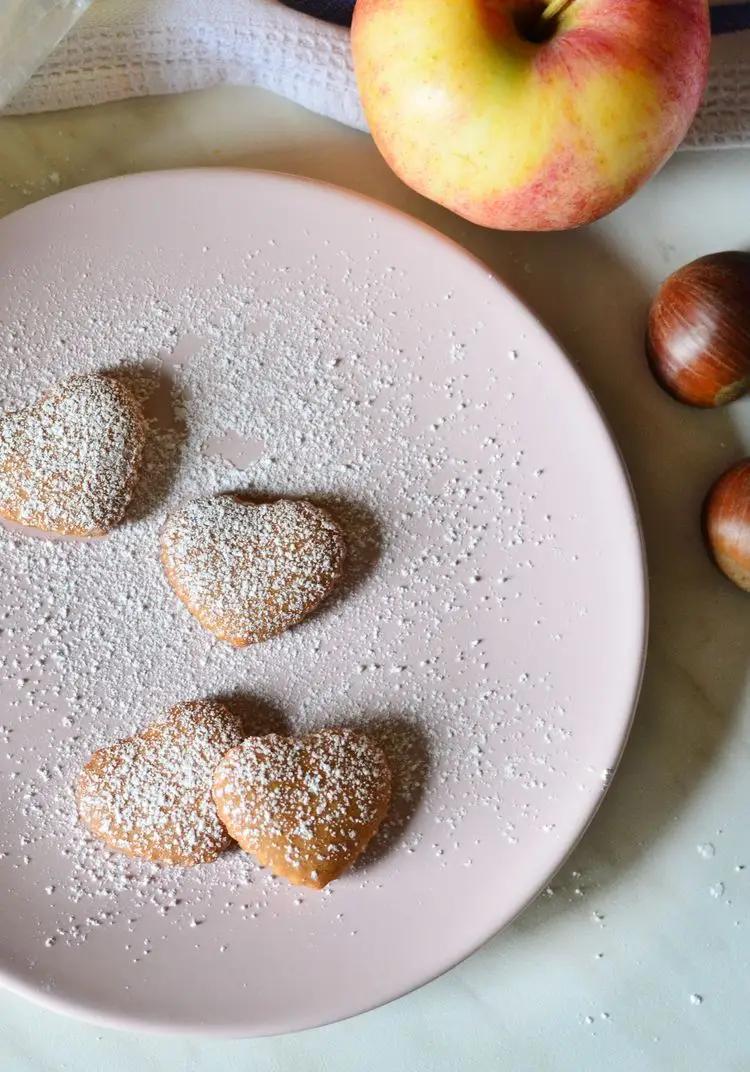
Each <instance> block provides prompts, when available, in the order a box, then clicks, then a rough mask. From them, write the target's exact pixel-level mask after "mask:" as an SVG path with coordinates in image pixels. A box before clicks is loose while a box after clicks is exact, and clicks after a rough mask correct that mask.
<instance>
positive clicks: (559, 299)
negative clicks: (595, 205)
mask: <svg viewBox="0 0 750 1072" xmlns="http://www.w3.org/2000/svg"><path fill="white" fill-rule="evenodd" d="M219 163H232V164H240V165H243V166H248V167H262V168H273V169H277V170H283V171H294V172H299V173H301V174H306V175H312V176H317V177H320V178H324V179H328V180H331V181H333V182H337V183H339V184H341V185H344V186H350V187H352V188H354V189H358V190H361V191H364V192H365V193H368V194H371V195H373V196H375V197H377V198H380V199H381V200H384V201H388V202H391V203H392V204H395V205H397V206H398V207H400V208H403V209H406V210H407V211H409V212H411V213H413V214H414V215H417V216H420V217H422V218H424V219H426V220H428V221H429V222H430V223H432V224H434V225H435V226H437V227H439V228H440V229H442V230H444V231H445V232H447V233H449V234H451V235H452V236H454V237H456V238H458V239H459V241H461V242H462V243H464V244H465V245H466V246H467V247H469V248H470V249H472V250H474V251H475V252H476V253H478V254H479V255H480V256H481V257H483V258H484V259H485V260H486V261H487V262H488V263H489V264H490V265H492V267H493V268H495V269H497V270H498V271H499V272H500V273H501V274H502V275H503V277H504V278H505V279H506V280H508V281H509V282H510V283H511V284H512V285H513V286H514V287H515V288H516V290H517V291H518V292H519V293H520V294H521V295H522V296H523V297H524V298H525V299H526V300H527V301H528V302H529V304H530V305H531V306H532V307H533V308H534V309H535V310H536V311H537V312H538V313H539V315H540V316H541V317H542V318H543V319H544V320H545V322H546V323H547V324H548V325H549V326H550V327H551V328H552V330H553V331H554V332H556V333H557V335H558V336H559V338H560V339H561V341H562V343H563V344H564V346H565V347H566V348H567V349H568V351H569V352H570V353H571V355H572V356H573V357H574V359H575V360H576V361H577V362H578V363H579V364H580V366H581V368H582V369H583V371H584V373H585V375H586V377H587V378H588V381H589V383H590V384H591V385H592V387H593V389H594V391H595V392H596V394H597V396H598V398H599V399H600V401H601V403H602V405H603V407H604V410H605V412H606V414H607V416H608V417H609V420H610V421H611V424H612V427H613V428H614V431H615V434H616V435H617V437H618V439H619V442H620V444H621V446H622V449H623V453H624V455H625V457H626V460H627V463H628V465H629V467H630V471H631V473H632V476H633V480H634V483H635V487H636V491H637V495H638V500H639V502H640V506H641V510H642V513H643V520H644V525H645V531H646V540H647V545H648V552H649V558H650V566H651V576H652V599H653V608H652V638H651V648H650V656H649V663H648V668H647V674H646V681H645V687H644V692H643V697H642V701H641V704H640V708H639V711H638V716H637V719H636V724H635V728H634V730H633V734H632V737H631V741H630V744H629V746H628V749H627V752H626V755H625V758H624V760H623V763H622V766H621V768H620V771H619V773H618V775H617V777H616V779H615V781H614V783H613V785H612V788H611V790H610V792H609V794H608V796H607V798H606V800H605V802H604V805H603V807H602V809H601V811H600V812H599V814H598V816H597V817H596V819H595V820H594V823H593V824H592V826H591V828H590V830H589V831H588V833H587V834H586V836H585V837H584V839H583V841H582V842H581V844H580V845H579V847H578V848H577V849H576V850H575V852H574V853H573V855H572V857H571V858H570V860H569V862H568V864H567V865H566V866H565V868H564V869H563V871H562V872H561V873H560V874H559V875H558V876H557V877H556V878H555V879H554V880H553V882H552V890H553V893H552V894H551V895H547V896H542V897H541V898H540V899H539V900H538V901H537V903H536V904H535V905H533V906H532V907H531V908H530V909H528V911H527V912H526V913H525V914H524V915H523V916H522V918H521V919H519V920H518V921H517V922H516V923H515V924H513V925H512V926H511V927H509V928H508V929H507V930H506V931H505V932H504V933H502V934H500V935H498V936H496V937H495V938H493V939H492V940H491V941H490V942H488V943H487V945H486V946H485V947H484V948H483V949H482V950H481V951H480V952H479V953H477V954H475V955H474V956H473V957H472V958H471V959H470V960H468V961H467V962H466V963H464V964H462V965H461V966H459V967H458V968H456V969H455V970H454V971H452V972H450V973H449V974H448V975H446V976H445V977H443V978H442V979H440V980H438V981H436V982H434V983H432V984H430V985H429V986H427V987H424V988H423V989H422V990H420V991H418V992H417V993H415V994H413V995H411V996H410V997H407V998H404V999H402V1000H400V1001H398V1002H396V1003H394V1004H392V1005H390V1006H388V1007H386V1008H383V1009H380V1010H378V1011H376V1012H373V1013H369V1014H367V1015H366V1016H362V1017H359V1018H357V1019H355V1020H351V1021H348V1022H346V1023H342V1024H338V1025H334V1026H332V1027H328V1028H322V1029H319V1030H316V1031H310V1032H307V1033H304V1034H300V1035H293V1036H286V1037H282V1038H277V1039H261V1040H255V1041H236V1042H214V1041H210V1042H205V1041H201V1040H195V1039H164V1038H155V1037H149V1036H138V1035H134V1034H124V1033H118V1032H115V1031H106V1030H102V1029H98V1028H92V1027H89V1026H87V1025H85V1024H81V1023H76V1022H74V1021H72V1020H67V1019H65V1018H62V1017H60V1016H57V1015H55V1014H52V1013H48V1012H46V1011H44V1010H42V1009H40V1008H38V1007H36V1006H34V1005H30V1004H28V1003H27V1002H25V1001H23V1000H22V999H20V998H17V997H15V996H13V995H10V994H7V993H0V1067H2V1069H3V1072H42V1070H43V1069H55V1070H64V1069H70V1070H76V1072H89V1070H99V1069H105V1068H106V1069H107V1070H108V1072H125V1070H128V1072H130V1070H133V1072H134V1070H136V1069H137V1070H138V1072H147V1070H149V1069H157V1068H158V1069H160V1070H161V1069H168V1070H171V1069H180V1070H187V1069H189V1070H190V1072H209V1070H216V1072H218V1070H219V1069H221V1070H222V1072H232V1070H234V1069H237V1070H239V1069H243V1070H244V1069H249V1068H252V1069H253V1072H277V1070H286V1069H291V1068H297V1067H299V1068H301V1069H304V1070H305V1072H317V1070H323V1069H325V1070H326V1072H336V1070H337V1069H341V1070H342V1072H344V1070H346V1072H350V1070H352V1069H356V1070H357V1072H369V1070H371V1069H372V1070H376V1069H377V1070H378V1072H380V1070H382V1069H388V1070H389V1072H402V1070H403V1072H443V1070H445V1072H449V1070H450V1072H455V1070H456V1069H458V1068H460V1069H461V1070H462V1072H485V1070H489V1069H493V1070H494V1069H500V1068H503V1069H505V1068H507V1069H513V1070H521V1069H523V1070H525V1069H529V1070H534V1072H542V1070H546V1069H550V1070H554V1072H568V1070H569V1072H582V1070H588V1069H598V1068H600V1067H603V1066H606V1067H607V1068H608V1069H612V1070H619V1069H623V1070H628V1072H632V1070H634V1069H637V1070H638V1072H651V1070H664V1072H675V1070H678V1069H679V1070H683V1069H685V1070H692V1069H699V1068H708V1067H710V1068H716V1069H721V1070H722V1072H723V1070H730V1069H737V1070H744V1069H747V1068H748V1067H750V1026H749V1025H748V1017H747V993H748V987H747V964H748V957H749V954H750V912H749V909H750V839H749V838H748V815H749V814H750V777H748V761H749V760H750V748H749V747H748V744H749V743H750V742H749V737H750V734H749V730H750V689H749V688H748V682H747V677H748V674H747V668H748V638H749V637H750V628H748V625H749V623H750V597H748V596H746V595H743V594H742V593H740V592H739V591H736V590H734V589H732V587H731V586H730V585H729V584H728V583H726V582H725V581H724V580H723V579H722V578H721V577H720V576H719V575H718V574H717V573H715V572H714V570H713V568H712V567H711V565H710V564H709V563H708V561H707V559H706V556H705V554H704V552H703V549H702V547H701V542H700V535H699V529H698V515H699V509H700V502H701V499H702V496H703V494H704V492H705V490H706V488H707V486H708V485H709V483H710V482H711V480H712V479H713V478H714V476H715V475H717V474H718V473H719V472H720V471H721V470H722V469H723V468H724V467H725V466H726V465H728V464H729V463H730V462H732V461H733V460H735V459H736V458H738V457H741V456H742V455H743V454H748V453H750V398H748V399H746V400H744V401H743V402H740V403H737V404H736V405H735V406H733V407H731V408H730V409H728V410H724V411H720V412H717V413H705V412H699V411H690V410H687V409H684V408H682V407H680V406H678V405H676V404H675V403H672V402H671V401H670V400H669V399H667V398H666V397H665V396H664V395H663V394H662V393H661V392H660V391H659V390H658V389H657V388H656V387H655V385H654V383H653V381H652V379H651V377H650V374H649V373H648V371H647V369H646V367H645V364H644V360H643V354H642V335H643V325H644V313H645V308H646V304H647V300H648V296H649V294H650V293H651V291H652V290H653V288H654V286H655V284H656V282H657V281H658V280H659V279H660V278H661V277H662V276H663V275H665V274H666V273H667V272H668V271H669V270H671V269H672V268H673V267H676V266H677V265H678V264H680V263H682V262H683V261H686V260H688V259H690V258H692V257H694V256H697V255H699V254H702V253H706V252H709V251H711V250H716V249H722V248H743V247H744V248H750V211H748V209H750V152H749V151H733V152H725V153H705V154H688V153H685V154H681V155H679V156H678V157H677V158H675V160H674V161H673V162H672V163H671V164H670V165H669V166H668V167H667V169H666V170H665V171H664V172H663V173H662V174H661V175H660V176H659V177H658V178H657V179H656V180H655V181H653V182H652V183H651V184H650V185H649V186H648V187H647V188H646V189H645V190H644V191H642V192H641V193H640V194H639V195H638V196H637V197H636V198H635V199H634V200H633V201H632V202H631V203H630V204H629V205H627V206H625V207H624V208H623V209H621V210H620V211H618V212H617V213H615V214H614V215H613V216H612V217H610V218H609V219H608V220H605V221H603V222H602V223H600V224H598V225H596V226H594V227H591V228H588V229H585V230H582V231H579V232H575V233H569V234H564V235H508V234H493V233H488V232H480V231H479V230H478V229H476V228H473V227H471V226H470V225H468V224H466V223H464V222H462V221H460V220H458V219H457V218H454V217H450V216H449V215H448V213H446V212H444V211H442V210H441V209H438V208H436V207H435V206H432V205H430V204H428V203H427V202H425V201H423V200H422V199H420V198H418V197H417V196H416V195H413V194H411V193H410V192H409V191H408V190H406V189H405V188H403V187H402V186H401V185H400V184H399V183H398V182H397V180H396V179H395V178H393V177H392V176H391V175H390V174H389V172H388V171H387V169H386V168H385V166H384V164H383V163H382V162H381V161H380V160H379V158H378V156H377V154H376V152H375V150H374V148H373V146H372V144H371V143H370V141H369V139H368V138H367V137H365V136H364V135H361V134H357V133H355V132H353V131H350V130H345V129H344V128H341V127H338V126H337V125H336V124H334V123H332V122H329V121H327V120H323V119H320V118H318V117H315V116H312V115H310V114H308V113H305V112H304V111H302V110H301V109H298V108H296V107H295V106H293V105H290V104H288V103H285V102H282V101H280V100H278V99H276V98H273V97H270V96H269V95H267V94H264V93H262V92H260V91H253V90H239V89H236V90H233V89H219V90H212V91H209V92H206V93H201V94H194V95H190V96H186V97H181V98H171V99H157V100H147V101H137V102H125V103H122V104H115V105H107V106H102V107H99V108H96V109H87V110H82V111H79V112H70V113H65V114H56V115H55V114H53V115H46V116H37V117H28V118H24V119H3V120H0V213H5V212H10V211H12V210H13V209H14V208H17V207H19V206H21V205H23V204H25V203H27V202H29V201H32V200H35V199H36V198H39V197H43V196H44V195H46V194H48V193H51V192H53V191H54V190H57V189H59V188H61V187H63V186H72V185H76V184H78V183H81V182H86V181H89V180H92V179H97V178H101V177H104V176H108V175H115V174H121V173H124V172H127V171H136V170H143V169H147V168H160V167H174V166H180V165H196V164H219ZM595 657H596V653H595V652H592V658H595ZM249 968H250V970H252V965H250V966H249Z"/></svg>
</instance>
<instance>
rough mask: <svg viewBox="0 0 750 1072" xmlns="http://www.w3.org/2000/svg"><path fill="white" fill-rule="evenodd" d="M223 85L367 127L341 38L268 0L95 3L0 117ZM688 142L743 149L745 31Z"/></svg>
mask: <svg viewBox="0 0 750 1072" xmlns="http://www.w3.org/2000/svg"><path fill="white" fill-rule="evenodd" d="M1 2H2V0H0V3H1ZM226 83H234V84H240V85H257V86H262V87H264V88H265V89H270V90H273V91H274V92H276V93H280V94H282V95H284V96H286V97H289V98H291V99H292V100H294V101H297V102H298V103H299V104H303V105H305V107H307V108H310V109H312V110H313V111H316V112H320V113H322V114H323V115H328V116H331V117H332V118H334V119H338V120H340V121H341V122H343V123H347V124H349V125H350V126H356V127H360V128H364V126H365V122H364V117H363V115H362V112H361V109H360V106H359V99H358V95H357V89H356V85H355V82H354V75H353V71H352V63H351V55H350V50H349V33H348V31H347V30H345V29H343V28H342V27H339V26H332V25H330V24H328V23H325V22H321V21H319V20H318V19H314V18H312V17H311V16H309V15H303V14H300V13H298V12H296V11H292V10H290V9H289V8H287V7H285V6H284V5H283V4H280V3H278V2H277V0H95V2H94V4H93V5H92V7H91V8H90V9H89V11H88V13H87V14H85V15H84V16H83V18H82V19H81V21H80V22H79V23H78V24H77V25H76V26H75V28H74V29H73V30H72V31H71V33H70V34H69V35H68V36H67V37H66V38H65V39H64V40H63V41H62V43H61V44H60V45H58V47H57V48H56V49H55V51H54V52H53V53H52V55H51V56H50V57H49V58H48V59H47V60H46V62H45V63H44V64H43V65H42V66H41V67H40V68H39V70H38V71H37V72H36V74H34V75H33V77H32V78H31V80H30V81H29V82H28V83H27V84H26V86H25V87H24V88H23V89H22V90H21V91H20V93H18V94H17V96H16V97H15V98H14V99H13V100H12V101H11V103H10V105H9V107H8V108H7V109H6V113H7V114H16V115H19V114H24V113H28V112H38V111H49V110H54V109H58V108H72V107H76V106H79V105H85V104H95V103H101V102H102V101H109V100H120V99H123V98H125V97H134V96H145V95H148V94H156V93H179V92H183V91H185V90H189V89H201V88H204V87H206V86H212V85H219V84H226ZM686 144H687V145H688V146H693V147H731V146H738V145H750V33H740V34H732V35H727V36H724V37H719V38H716V39H715V40H714V44H713V59H712V70H711V79H710V84H709V89H708V94H707V97H706V101H705V103H704V105H703V108H702V110H701V112H700V114H699V116H698V118H697V120H696V122H695V125H694V127H693V129H692V131H691V133H690V136H689V138H688V141H687V142H686Z"/></svg>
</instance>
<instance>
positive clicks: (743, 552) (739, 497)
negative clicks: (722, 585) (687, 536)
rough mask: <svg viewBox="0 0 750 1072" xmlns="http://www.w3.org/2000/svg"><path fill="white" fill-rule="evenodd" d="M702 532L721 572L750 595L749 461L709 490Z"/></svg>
mask: <svg viewBox="0 0 750 1072" xmlns="http://www.w3.org/2000/svg"><path fill="white" fill-rule="evenodd" d="M703 531H704V533H705V536H706V542H707V543H708V547H709V550H710V552H711V555H712V557H713V560H714V562H715V563H716V565H717V566H718V567H719V569H720V570H721V571H722V573H724V574H726V576H727V577H728V578H729V580H730V581H734V583H735V584H736V585H738V586H739V587H740V588H743V589H744V590H745V591H746V592H750V458H745V460H744V461H741V462H739V463H738V464H737V465H734V466H732V468H731V469H728V470H727V472H726V473H724V475H723V476H720V477H719V479H718V480H717V481H716V483H715V484H714V486H713V487H712V488H711V490H710V491H709V493H708V496H707V498H706V502H705V506H704V508H703Z"/></svg>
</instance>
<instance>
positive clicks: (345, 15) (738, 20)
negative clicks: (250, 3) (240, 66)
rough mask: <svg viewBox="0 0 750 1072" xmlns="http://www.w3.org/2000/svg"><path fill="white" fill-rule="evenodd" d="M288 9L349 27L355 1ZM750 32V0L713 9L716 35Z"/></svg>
mask: <svg viewBox="0 0 750 1072" xmlns="http://www.w3.org/2000/svg"><path fill="white" fill-rule="evenodd" d="M283 2H284V3H285V4H286V5H287V7H293V8H295V9H296V10H297V11H304V12H305V13H306V14H307V15H314V16H315V17H316V18H318V19H326V20H327V21H328V22H335V23H337V24H338V25H339V26H348V25H349V23H350V22H351V21H352V11H353V10H354V0H283ZM740 30H750V0H742V2H741V3H737V4H725V5H724V6H723V7H712V8H711V32H712V33H714V34H728V33H737V32H738V31H740Z"/></svg>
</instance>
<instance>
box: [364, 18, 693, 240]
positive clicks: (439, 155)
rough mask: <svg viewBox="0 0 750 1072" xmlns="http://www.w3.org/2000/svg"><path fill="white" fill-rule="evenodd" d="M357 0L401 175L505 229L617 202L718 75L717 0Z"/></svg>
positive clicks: (375, 95) (546, 226) (581, 216)
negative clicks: (558, 9) (712, 62)
mask: <svg viewBox="0 0 750 1072" xmlns="http://www.w3.org/2000/svg"><path fill="white" fill-rule="evenodd" d="M543 7H544V4H539V3H538V2H536V0H515V2H508V0H357V5H356V7H355V10H354V21H353V25H352V48H353V54H354V66H355V72H356V75H357V82H358V85H359V90H360V95H361V97H362V104H363V107H364V111H365V115H366V117H367V120H368V123H369V126H370V130H371V131H372V135H373V137H374V139H375V142H376V144H377V146H378V148H379V149H380V151H381V153H382V154H383V156H384V157H385V159H386V161H387V163H388V164H389V165H390V167H391V168H392V169H393V170H394V171H395V172H396V174H397V175H398V176H399V177H400V178H401V179H403V181H404V182H405V183H406V184H407V185H408V186H411V187H412V188H413V189H415V190H417V191H418V192H419V193H421V194H424V195H425V196H426V197H429V198H430V199H431V200H433V201H437V202H439V203H440V204H442V205H445V206H446V207H447V208H449V209H452V210H453V212H456V213H458V214H459V215H460V216H464V217H466V219H468V220H471V221H473V222H474V223H478V224H482V225H483V226H485V227H495V228H500V229H503V230H529V231H542V230H562V229H565V228H568V227H577V226H579V225H581V224H585V223H589V222H591V221H592V220H596V219H598V218H599V217H601V216H604V215H606V213H608V212H611V211H612V210H613V209H614V208H617V206H618V205H621V204H622V203H623V201H625V200H627V198H629V197H630V196H631V195H632V194H633V193H635V191H636V190H637V189H638V188H639V187H640V186H641V185H642V184H643V183H644V182H645V181H646V180H647V179H648V178H649V177H650V176H651V175H653V174H654V172H656V171H657V170H658V169H659V168H660V167H661V166H662V165H663V164H664V163H665V162H666V161H667V159H668V158H669V157H670V156H671V154H672V153H673V152H674V150H675V149H676V148H677V146H678V145H679V144H680V142H681V141H682V139H683V138H684V136H685V134H686V132H687V130H688V127H689V126H690V123H691V121H692V119H693V116H694V115H695V112H696V111H697V108H698V105H699V104H700V100H701V96H702V94H703V91H704V88H705V84H706V78H707V74H708V55H709V46H710V29H709V20H708V4H707V0H570V2H569V4H568V6H567V7H565V8H564V9H563V11H562V13H561V14H560V15H559V16H558V17H557V19H556V20H554V21H552V22H551V26H552V29H553V31H554V33H553V36H552V37H551V38H549V39H548V40H546V41H543V42H540V43H533V42H531V41H528V40H525V39H524V37H522V36H521V32H520V31H519V29H518V23H517V20H518V19H529V18H533V17H534V16H535V15H536V16H537V17H538V16H539V14H540V12H541V10H542V8H543Z"/></svg>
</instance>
